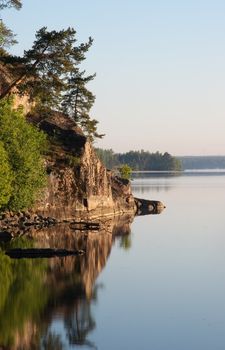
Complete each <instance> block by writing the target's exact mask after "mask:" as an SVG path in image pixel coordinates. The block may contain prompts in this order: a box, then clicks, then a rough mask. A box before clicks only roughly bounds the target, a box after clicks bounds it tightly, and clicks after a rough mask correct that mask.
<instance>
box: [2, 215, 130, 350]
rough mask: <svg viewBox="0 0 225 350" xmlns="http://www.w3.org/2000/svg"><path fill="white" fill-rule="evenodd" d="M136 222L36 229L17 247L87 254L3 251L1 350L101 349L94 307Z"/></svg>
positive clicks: (127, 221)
mask: <svg viewBox="0 0 225 350" xmlns="http://www.w3.org/2000/svg"><path fill="white" fill-rule="evenodd" d="M131 221H132V219H131V218H130V217H123V219H122V221H121V220H120V221H119V220H117V221H112V220H109V221H107V222H105V224H104V229H102V230H100V231H97V232H96V231H85V232H80V231H73V230H71V229H70V228H69V226H68V225H64V226H63V225H60V226H55V227H51V228H49V229H43V230H40V231H30V232H29V236H26V238H23V239H20V240H19V241H14V242H13V243H12V244H11V246H13V247H15V246H16V247H18V246H20V247H31V246H35V247H43V248H44V247H46V248H66V249H70V250H76V249H83V250H85V251H86V254H85V255H83V256H76V257H74V256H71V257H65V258H53V259H34V260H32V259H18V260H16V259H15V260H14V259H10V258H9V257H7V256H6V255H5V254H4V253H3V251H1V253H0V349H8V350H20V349H24V350H27V349H54V350H57V349H70V348H73V346H74V345H79V346H85V347H86V348H87V347H88V348H96V346H95V344H93V343H92V342H91V340H89V339H88V337H89V335H90V332H91V331H93V330H94V328H95V327H96V323H95V319H94V314H93V310H92V306H93V304H94V303H96V302H97V295H98V290H99V288H101V286H100V285H98V284H96V283H95V281H96V278H97V277H98V275H99V273H100V272H101V271H102V269H103V268H104V266H105V264H106V262H107V259H108V257H109V255H110V252H111V249H112V246H113V243H114V241H115V239H116V238H117V237H119V239H120V240H121V242H123V243H121V246H123V247H124V248H127V247H129V245H130V244H131V243H130V242H129V239H128V240H127V237H130V236H129V233H130V223H131ZM34 237H35V240H34ZM121 237H124V238H121ZM125 237H126V238H125ZM8 247H9V246H8V245H7V248H8ZM4 248H6V247H3V250H4Z"/></svg>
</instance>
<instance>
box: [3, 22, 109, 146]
mask: <svg viewBox="0 0 225 350" xmlns="http://www.w3.org/2000/svg"><path fill="white" fill-rule="evenodd" d="M76 42H77V39H76V31H75V30H74V29H73V28H70V27H69V28H67V29H65V30H64V29H63V30H60V31H55V30H53V31H48V30H47V28H46V27H43V28H41V29H40V30H39V31H37V33H36V40H35V41H34V44H33V46H32V48H31V49H30V50H27V51H25V52H24V56H23V57H16V56H11V55H8V54H7V55H2V56H1V57H0V62H2V63H4V65H5V67H6V69H7V67H8V69H9V70H10V71H11V72H12V74H13V75H14V77H15V79H14V80H13V81H12V83H11V85H10V86H8V87H7V88H6V89H5V90H4V91H2V93H1V95H0V99H1V98H4V97H5V96H7V95H8V94H10V93H11V91H12V90H13V89H14V88H17V90H18V92H19V93H20V94H25V93H26V94H28V95H29V97H30V99H31V100H32V101H35V106H36V108H37V109H40V108H41V109H42V110H45V111H48V110H50V109H54V110H57V111H63V112H64V113H66V114H68V116H69V117H72V118H73V119H74V120H75V122H76V123H77V125H79V126H81V127H82V129H83V131H84V133H85V134H86V135H87V136H88V137H89V138H90V140H92V141H93V139H94V138H95V137H100V138H101V137H103V136H104V135H100V134H98V132H97V124H98V122H97V120H96V119H92V118H91V117H90V109H91V107H92V106H93V104H94V101H95V96H94V95H93V94H92V92H91V91H89V90H88V89H87V87H86V85H87V84H88V83H89V82H90V81H91V80H93V79H94V77H95V74H93V75H89V76H86V75H85V71H80V69H79V65H80V64H81V62H83V61H84V60H85V58H86V57H85V54H86V52H87V51H88V50H89V48H90V47H91V45H92V43H93V39H92V38H89V40H88V41H87V42H86V43H82V44H80V45H76ZM13 67H14V68H15V69H13Z"/></svg>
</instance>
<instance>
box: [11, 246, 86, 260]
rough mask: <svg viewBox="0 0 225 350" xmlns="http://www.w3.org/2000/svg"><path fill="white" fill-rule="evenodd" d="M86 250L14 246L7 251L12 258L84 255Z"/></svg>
mask: <svg viewBox="0 0 225 350" xmlns="http://www.w3.org/2000/svg"><path fill="white" fill-rule="evenodd" d="M84 253H85V252H84V250H67V249H51V248H28V249H21V248H14V249H9V250H7V251H6V252H5V254H6V255H8V256H9V257H10V258H14V259H19V258H53V257H64V256H71V255H74V256H77V255H83V254H84Z"/></svg>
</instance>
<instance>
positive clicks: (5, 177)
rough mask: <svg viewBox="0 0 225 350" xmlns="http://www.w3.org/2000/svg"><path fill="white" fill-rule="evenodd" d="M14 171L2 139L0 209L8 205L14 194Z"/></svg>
mask: <svg viewBox="0 0 225 350" xmlns="http://www.w3.org/2000/svg"><path fill="white" fill-rule="evenodd" d="M12 180H13V173H12V171H11V168H10V165H9V159H8V154H7V152H6V150H5V148H4V145H3V143H2V142H1V141H0V209H1V208H2V207H4V205H6V204H7V203H8V201H9V199H10V196H11V194H12Z"/></svg>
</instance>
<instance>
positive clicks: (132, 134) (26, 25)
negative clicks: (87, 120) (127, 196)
mask: <svg viewBox="0 0 225 350" xmlns="http://www.w3.org/2000/svg"><path fill="white" fill-rule="evenodd" d="M22 3H23V7H22V9H21V10H20V11H16V10H13V9H11V10H4V11H3V12H2V13H1V16H2V18H3V19H4V21H5V23H6V24H7V25H8V26H9V27H10V28H11V29H13V30H14V32H15V33H17V40H18V41H19V44H18V45H16V46H15V47H14V48H13V49H12V51H13V52H14V53H16V54H22V53H23V50H24V49H28V48H30V47H31V45H32V42H33V40H34V36H35V32H36V31H37V30H38V29H40V28H41V27H43V26H47V27H48V29H49V30H52V29H56V30H59V29H62V28H66V27H68V26H71V27H74V28H75V29H76V31H77V39H78V42H81V41H86V40H87V39H88V37H89V36H92V37H93V38H94V43H93V46H92V47H91V48H90V50H89V53H88V55H87V59H86V61H85V69H86V70H87V73H90V74H92V73H94V72H96V73H97V76H96V78H95V81H94V82H93V83H91V85H90V90H92V92H93V93H94V94H95V95H96V103H95V106H94V108H93V109H92V113H91V114H92V117H93V118H96V119H97V120H98V121H99V132H101V133H105V134H106V136H105V137H104V139H103V140H101V141H98V142H97V143H96V146H98V147H101V148H112V149H113V150H114V151H115V152H125V151H128V150H131V149H132V150H141V149H144V150H146V151H150V152H155V151H159V152H169V153H171V154H173V155H224V154H225V137H224V132H225V1H224V0H223V1H222V0H214V1H213V0H211V1H209V0H208V1H207V0H204V1H203V0H189V1H182V0H167V1H166V0H155V1H151V0H135V1H134V0H64V1H59V0H45V1H44V0H39V1H37V0H23V1H22Z"/></svg>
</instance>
